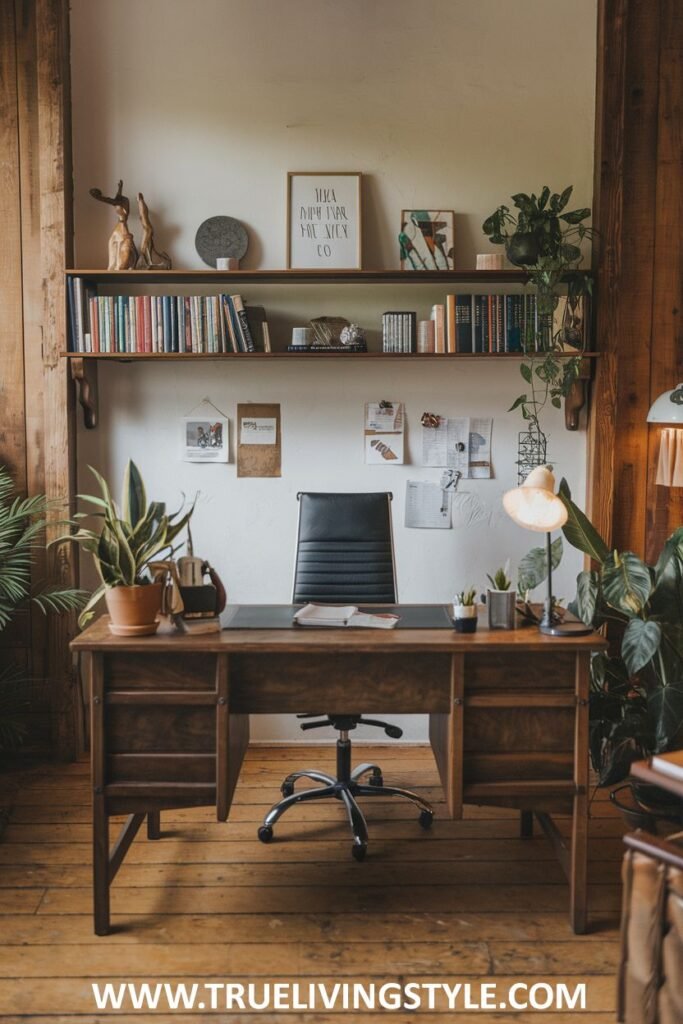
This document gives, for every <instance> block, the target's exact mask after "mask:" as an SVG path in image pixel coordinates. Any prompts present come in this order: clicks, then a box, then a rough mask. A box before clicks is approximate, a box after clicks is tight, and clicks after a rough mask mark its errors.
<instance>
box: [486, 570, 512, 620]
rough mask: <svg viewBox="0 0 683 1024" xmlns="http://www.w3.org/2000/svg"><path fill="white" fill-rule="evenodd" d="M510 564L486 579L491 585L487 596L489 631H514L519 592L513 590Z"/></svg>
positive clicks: (488, 574) (487, 575)
mask: <svg viewBox="0 0 683 1024" xmlns="http://www.w3.org/2000/svg"><path fill="white" fill-rule="evenodd" d="M509 573H510V562H509V561H507V562H506V563H505V565H504V566H503V567H502V568H501V569H496V571H495V572H494V574H493V576H491V575H490V573H487V574H486V577H487V579H488V581H489V583H490V584H491V586H490V587H489V589H488V593H487V595H486V607H487V608H488V613H489V629H514V628H515V607H516V604H517V592H516V591H515V590H511V589H510V588H511V587H512V580H511V579H510V575H509Z"/></svg>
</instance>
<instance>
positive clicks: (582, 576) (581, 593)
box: [576, 570, 600, 626]
mask: <svg viewBox="0 0 683 1024" xmlns="http://www.w3.org/2000/svg"><path fill="white" fill-rule="evenodd" d="M599 594H600V583H599V578H598V574H597V572H593V571H592V570H591V571H584V572H580V573H579V575H578V576H577V577H576V610H577V612H578V615H579V618H580V619H581V621H582V622H585V623H586V625H587V626H594V625H597V623H596V622H595V613H596V611H597V607H598V596H599Z"/></svg>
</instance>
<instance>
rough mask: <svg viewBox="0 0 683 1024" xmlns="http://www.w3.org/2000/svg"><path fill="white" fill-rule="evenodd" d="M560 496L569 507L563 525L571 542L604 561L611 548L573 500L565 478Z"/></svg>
mask: <svg viewBox="0 0 683 1024" xmlns="http://www.w3.org/2000/svg"><path fill="white" fill-rule="evenodd" d="M558 497H559V498H560V499H561V501H562V502H563V503H564V506H565V508H566V509H567V522H566V523H565V524H564V526H563V527H562V532H563V534H564V535H565V537H566V538H567V540H568V541H569V543H570V544H571V545H572V546H573V547H575V548H578V549H579V551H583V552H584V554H586V555H588V556H589V557H590V558H592V559H593V560H594V561H596V562H604V561H605V559H606V558H607V556H608V555H609V548H608V547H607V545H606V544H605V542H604V540H603V539H602V537H601V536H600V534H599V533H598V531H597V530H596V529H595V527H594V526H593V524H592V523H591V521H590V519H589V518H588V516H587V515H586V514H585V513H584V512H582V511H581V509H580V508H579V507H578V505H576V504H575V503H574V502H573V501H572V499H571V495H570V492H569V487H568V485H567V481H566V480H565V479H564V478H563V479H562V481H561V482H560V489H559V493H558Z"/></svg>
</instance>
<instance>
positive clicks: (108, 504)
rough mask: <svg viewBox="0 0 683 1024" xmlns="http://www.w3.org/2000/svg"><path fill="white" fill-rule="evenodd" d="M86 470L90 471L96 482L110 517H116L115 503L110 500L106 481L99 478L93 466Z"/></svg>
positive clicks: (101, 477)
mask: <svg viewBox="0 0 683 1024" xmlns="http://www.w3.org/2000/svg"><path fill="white" fill-rule="evenodd" d="M88 469H89V470H90V472H91V473H92V475H93V476H94V477H95V479H96V480H97V483H98V484H99V487H100V490H101V491H102V497H103V499H104V501H105V504H106V507H107V509H108V510H109V513H110V515H112V516H115V515H116V503H115V501H114V500H113V499H112V496H111V493H110V491H109V485H108V483H107V481H106V480H105V479H104V477H103V476H101V474H100V473H98V472H97V470H96V469H95V468H94V467H93V466H88Z"/></svg>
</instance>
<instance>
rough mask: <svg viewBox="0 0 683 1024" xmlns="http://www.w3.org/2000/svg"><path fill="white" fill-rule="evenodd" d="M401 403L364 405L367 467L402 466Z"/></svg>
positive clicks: (402, 431)
mask: <svg viewBox="0 0 683 1024" xmlns="http://www.w3.org/2000/svg"><path fill="white" fill-rule="evenodd" d="M403 426H404V417H403V402H367V403H366V405H365V439H364V443H365V462H366V465H368V466H402V465H403V459H404V446H403V440H404V430H403Z"/></svg>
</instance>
